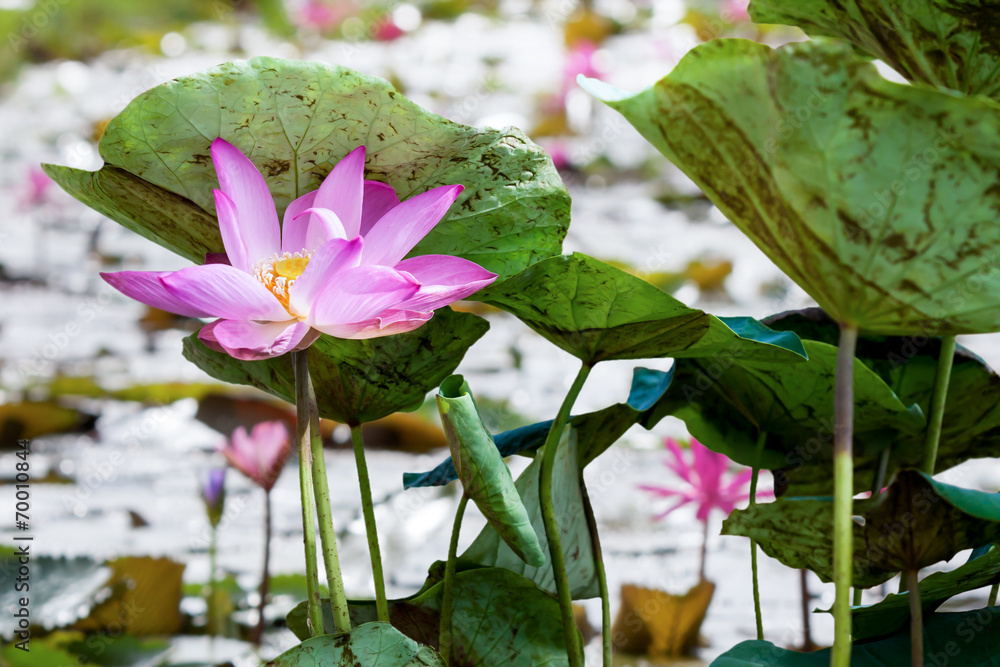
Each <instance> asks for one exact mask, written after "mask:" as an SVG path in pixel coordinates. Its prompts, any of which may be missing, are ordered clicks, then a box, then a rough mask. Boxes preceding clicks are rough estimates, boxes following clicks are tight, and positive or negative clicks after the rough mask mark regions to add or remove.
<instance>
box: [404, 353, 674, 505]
mask: <svg viewBox="0 0 1000 667" xmlns="http://www.w3.org/2000/svg"><path fill="white" fill-rule="evenodd" d="M672 378H673V369H671V370H669V371H657V370H652V369H649V368H636V369H634V370H633V372H632V388H631V390H630V391H629V395H628V399H627V400H626V402H624V403H616V404H615V405H612V406H609V407H607V408H604V409H603V410H597V411H596V412H587V413H584V414H582V415H577V416H575V417H570V423H571V424H572V425H573V430H575V431H576V434H577V445H578V460H579V466H580V467H581V468H583V467H584V466H586V465H587V464H588V463H590V462H591V461H593V460H594V459H596V458H597V457H598V456H600V455H601V454H602V453H603V452H604V451H605V450H607V448H608V447H610V446H611V445H613V444H614V443H615V442H617V441H618V439H619V438H620V437H622V436H623V435H624V434H625V431H627V430H628V429H629V428H630V427H631V426H632V425H633V424H635V423H637V422H639V420H640V419H641V418H642V417H643V416H644V415H645V414H646V411H648V410H649V409H650V408H652V407H653V406H654V405H655V404H656V402H657V401H658V400H659V399H660V398H661V397H662V396H663V394H664V392H666V391H667V389H668V388H669V387H670V382H671V379H672ZM551 427H552V420H551V419H550V420H548V421H544V422H538V423H536V424H529V425H528V426H522V427H520V428H515V429H511V430H510V431H504V432H503V433H501V434H499V435H498V436H496V438H495V439H494V441H495V444H496V448H497V451H499V452H500V455H501V456H503V457H507V456H513V455H515V454H524V455H526V456H527V455H532V453H533V452H534V451H535V450H537V449H538V448H539V447H541V446H542V445H543V444H545V438H546V436H547V435H548V433H549V428H551ZM456 479H458V474H457V473H456V472H455V464H454V463H453V462H452V459H451V457H450V456H449V457H448V458H447V459H445V460H444V461H442V462H441V463H440V464H438V465H437V466H436V467H435V468H434V469H433V470H429V471H427V472H422V473H414V472H406V473H403V487H404V488H407V489H409V488H413V487H418V486H444V485H445V484H448V483H449V482H452V481H454V480H456Z"/></svg>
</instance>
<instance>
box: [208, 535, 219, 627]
mask: <svg viewBox="0 0 1000 667" xmlns="http://www.w3.org/2000/svg"><path fill="white" fill-rule="evenodd" d="M218 535H219V531H218V529H217V528H216V527H215V526H212V536H211V538H210V541H209V543H208V634H209V636H212V637H215V636H216V635H218V634H220V630H221V625H222V623H221V620H222V619H220V618H219V605H218V603H217V600H218V597H219V596H218V592H217V591H216V581H215V567H216V565H215V558H216V542H217V541H218Z"/></svg>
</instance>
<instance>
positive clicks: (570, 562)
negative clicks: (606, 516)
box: [459, 426, 600, 599]
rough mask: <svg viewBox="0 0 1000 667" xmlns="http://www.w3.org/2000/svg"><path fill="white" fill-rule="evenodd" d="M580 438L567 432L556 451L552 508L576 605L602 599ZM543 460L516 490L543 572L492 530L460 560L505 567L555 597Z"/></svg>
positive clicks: (523, 475) (520, 479)
mask: <svg viewBox="0 0 1000 667" xmlns="http://www.w3.org/2000/svg"><path fill="white" fill-rule="evenodd" d="M577 457H578V454H577V435H576V432H575V430H574V429H573V428H572V427H570V426H567V428H566V430H565V431H564V432H563V436H562V439H561V440H560V442H559V449H558V450H557V451H556V461H555V464H554V466H553V471H552V504H553V505H554V506H555V510H556V519H557V521H558V523H559V534H560V536H561V538H562V540H561V541H562V549H563V553H564V554H565V557H566V574H567V575H568V576H569V585H570V590H571V592H572V594H573V599H582V598H592V597H596V596H598V595H600V591H599V589H598V582H597V574H596V572H595V570H594V551H593V548H592V546H591V544H592V543H591V538H590V528H589V527H588V526H587V517H586V515H585V513H584V511H583V498H582V496H581V494H580V467H579V464H578V461H577ZM540 466H541V459H540V458H538V457H536V458H535V460H534V461H532V462H531V464H530V465H529V466H528V467H527V468H525V469H524V472H522V473H521V474H520V476H518V478H517V481H516V482H515V486H516V487H517V492H518V493H519V494H520V496H521V500H522V501H523V502H524V507H525V509H527V511H528V516H530V517H531V524H532V526H533V528H534V530H535V533H536V534H537V535H538V538H539V540H540V542H541V544H542V551H543V553H544V554H545V562H544V563H543V564H542V565H541V566H540V567H535V566H532V565H528V564H527V563H525V562H524V561H523V560H521V559H520V558H518V556H517V554H516V553H514V551H513V550H511V548H510V547H509V546H507V543H506V542H504V541H503V539H502V538H501V537H500V535H499V534H498V533H497V531H496V530H494V529H493V527H492V526H491V525H487V526H486V527H485V528H483V530H482V532H481V533H479V535H478V536H476V539H475V540H474V541H473V542H472V544H471V545H469V548H468V549H466V550H465V552H464V553H463V554H462V555H461V556H459V559H460V560H461V561H462V562H463V563H465V564H472V563H475V564H478V565H487V566H495V567H502V568H504V569H507V570H510V571H512V572H516V573H517V574H519V575H523V576H524V577H526V578H527V579H529V580H531V581H532V582H534V583H535V584H536V585H537V586H538V587H539V588H541V589H542V590H544V591H547V592H549V593H552V594H553V595H555V593H556V582H555V577H554V576H553V575H552V562H551V560H550V559H549V557H548V553H549V540H548V538H547V537H546V533H545V523H544V522H543V520H542V508H541V504H540V503H539V496H538V480H539V472H538V471H539V468H540Z"/></svg>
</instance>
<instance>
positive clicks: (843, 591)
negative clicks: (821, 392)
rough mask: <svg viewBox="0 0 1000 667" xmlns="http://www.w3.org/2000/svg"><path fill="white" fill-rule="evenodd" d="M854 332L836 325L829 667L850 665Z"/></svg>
mask: <svg viewBox="0 0 1000 667" xmlns="http://www.w3.org/2000/svg"><path fill="white" fill-rule="evenodd" d="M857 344H858V330H857V328H855V327H851V326H848V325H846V324H841V325H840V344H839V346H838V348H837V383H836V388H835V390H834V408H833V414H834V418H833V421H834V424H835V425H836V426H835V428H836V433H835V435H834V442H833V489H834V491H833V581H834V584H835V588H836V595H837V597H836V599H835V600H834V602H833V622H834V630H833V650H832V651H831V652H830V665H831V667H849V666H850V664H851V575H852V574H853V572H852V569H853V568H852V566H853V560H854V559H853V556H854V524H853V522H852V521H851V514H852V513H853V510H854V453H853V432H854V350H855V348H856V347H857Z"/></svg>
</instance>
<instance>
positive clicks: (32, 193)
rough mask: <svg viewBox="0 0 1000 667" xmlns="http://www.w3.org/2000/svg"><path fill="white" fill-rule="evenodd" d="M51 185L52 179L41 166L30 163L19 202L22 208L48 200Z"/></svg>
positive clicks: (52, 183)
mask: <svg viewBox="0 0 1000 667" xmlns="http://www.w3.org/2000/svg"><path fill="white" fill-rule="evenodd" d="M53 185H54V181H53V180H52V179H51V178H49V176H48V174H46V173H45V172H44V171H42V168H41V167H39V166H37V165H32V166H31V167H30V168H29V169H28V174H27V178H25V183H24V189H23V191H22V193H21V197H20V202H19V203H20V204H21V206H22V207H24V208H29V207H31V206H38V205H40V204H44V203H45V202H46V201H47V200H48V193H49V190H50V189H51V187H52V186H53Z"/></svg>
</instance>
